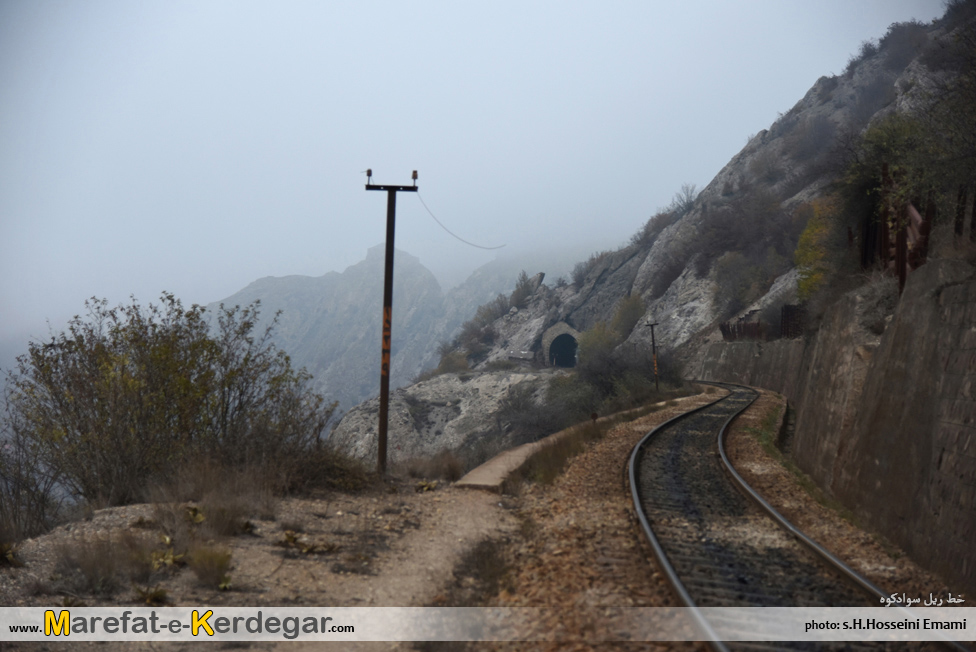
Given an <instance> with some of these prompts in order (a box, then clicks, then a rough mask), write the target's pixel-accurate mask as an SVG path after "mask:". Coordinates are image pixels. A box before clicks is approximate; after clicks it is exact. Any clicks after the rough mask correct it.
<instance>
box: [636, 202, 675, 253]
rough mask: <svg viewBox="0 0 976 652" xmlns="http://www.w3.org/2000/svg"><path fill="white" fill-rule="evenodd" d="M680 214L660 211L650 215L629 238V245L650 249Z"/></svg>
mask: <svg viewBox="0 0 976 652" xmlns="http://www.w3.org/2000/svg"><path fill="white" fill-rule="evenodd" d="M680 217H681V215H680V214H678V213H675V212H673V211H667V210H666V211H661V212H659V213H656V214H655V215H652V216H651V218H650V219H649V220H647V222H645V223H644V226H643V227H641V229H640V230H639V231H638V232H637V233H635V234H634V235H632V236H631V238H630V244H632V245H637V246H639V247H641V248H645V249H650V248H651V246H653V245H654V243H655V242H656V241H657V238H658V236H659V235H661V232H662V231H664V229H666V228H668V227H669V226H671V225H672V224H674V223H675V222H677V221H678V219H679V218H680Z"/></svg>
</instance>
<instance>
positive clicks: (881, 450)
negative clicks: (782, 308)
mask: <svg viewBox="0 0 976 652" xmlns="http://www.w3.org/2000/svg"><path fill="white" fill-rule="evenodd" d="M861 301H863V298H862V297H861V296H859V295H857V294H856V293H853V294H850V295H847V296H845V297H844V298H843V299H842V300H841V301H840V302H838V303H837V304H836V305H835V306H833V307H832V308H831V309H830V310H829V311H828V313H827V314H826V315H825V317H824V321H823V323H822V325H821V327H820V330H819V331H818V332H817V334H816V335H814V336H813V337H811V338H810V339H808V340H806V341H803V340H783V341H778V342H769V343H763V342H730V343H724V342H722V343H716V344H713V345H711V346H710V348H709V349H708V351H707V353H706V356H705V360H704V362H703V364H702V368H701V371H700V375H699V377H700V378H702V379H704V380H726V381H732V382H742V383H745V384H750V385H756V386H759V387H765V388H768V389H772V390H775V391H778V392H780V393H782V394H784V395H786V396H787V397H788V398H789V399H790V401H791V403H792V404H793V405H794V407H795V408H796V433H795V437H794V444H793V455H794V457H795V459H796V462H797V464H798V465H799V466H800V467H801V468H802V469H804V470H805V471H806V472H807V473H809V474H810V475H811V477H813V479H814V480H815V481H816V482H817V483H818V484H820V486H821V487H822V488H823V489H824V490H826V491H827V492H828V493H830V494H832V495H833V496H835V497H836V498H838V499H839V500H840V501H841V502H842V503H844V504H845V505H846V506H847V507H848V508H850V509H851V510H852V511H853V512H854V513H855V514H856V515H857V516H858V518H860V519H862V520H863V521H864V522H865V523H866V524H868V525H869V526H870V527H872V528H874V529H876V530H878V531H879V532H881V533H883V534H884V535H885V536H886V537H888V538H889V539H891V540H892V541H894V542H895V543H897V544H898V545H900V546H902V547H903V548H905V550H906V551H907V552H908V553H909V554H910V555H911V556H912V557H913V558H914V559H916V560H917V561H919V562H920V563H922V564H923V565H926V566H928V567H929V568H931V569H932V570H934V571H936V572H938V573H940V574H941V575H943V577H944V578H945V580H946V582H947V583H948V584H949V586H950V587H953V588H954V589H956V590H959V591H962V592H968V593H969V594H970V595H972V594H974V593H976V552H974V551H976V546H974V545H973V544H972V542H973V541H976V273H974V269H973V268H972V267H971V266H970V265H967V264H965V263H963V262H961V261H957V260H946V261H932V262H930V263H929V264H927V265H925V266H924V267H922V268H920V269H919V270H917V271H916V272H914V273H913V274H912V275H911V276H910V277H909V281H908V284H907V286H906V288H905V292H904V295H903V296H902V299H901V301H900V302H899V304H898V308H897V310H896V312H895V315H894V317H893V318H892V320H891V322H890V323H889V325H888V326H887V328H886V329H885V332H884V334H883V336H882V337H881V338H880V341H879V340H878V339H877V338H876V337H873V336H872V335H871V333H870V332H867V331H865V330H864V329H863V328H860V327H859V326H858V320H857V319H856V317H855V315H857V314H858V309H859V302H861Z"/></svg>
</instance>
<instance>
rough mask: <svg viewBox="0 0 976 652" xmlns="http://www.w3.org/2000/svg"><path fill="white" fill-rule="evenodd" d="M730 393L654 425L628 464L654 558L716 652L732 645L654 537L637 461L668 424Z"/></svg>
mask: <svg viewBox="0 0 976 652" xmlns="http://www.w3.org/2000/svg"><path fill="white" fill-rule="evenodd" d="M708 384H709V385H713V384H714V383H708ZM729 396H732V394H731V392H730V393H729V394H726V395H725V396H722V397H720V398H718V399H716V400H714V401H712V402H710V403H706V404H705V405H701V406H699V407H697V408H695V409H693V410H688V411H687V412H683V413H681V414H679V415H677V416H674V417H671V418H670V419H668V420H667V421H665V422H664V423H662V424H659V425H658V426H657V427H656V428H654V429H653V430H651V431H650V432H649V433H647V434H646V435H644V437H642V438H641V440H640V441H639V442H637V445H636V446H634V450H633V451H632V452H631V454H630V462H629V465H628V466H629V474H628V477H629V479H630V495H631V497H632V498H633V500H634V508H635V509H636V511H637V518H638V519H639V520H640V523H641V527H642V528H643V530H644V535H645V536H646V537H647V540H648V542H649V543H650V544H651V548H652V549H653V550H654V557H655V558H656V559H657V561H658V565H659V566H660V567H661V570H663V571H664V575H665V577H666V578H667V580H668V583H669V584H670V585H671V588H672V589H674V592H675V593H676V594H677V595H678V600H679V601H680V602H681V603H682V604H683V605H685V606H686V607H688V608H689V609H691V615H692V618H694V620H695V624H696V625H697V626H698V628H699V630H700V631H701V632H702V633H703V634H704V635H705V636H704V638H705V641H706V642H708V644H709V646H711V648H712V649H713V650H715V651H716V652H729V648H728V647H727V646H726V645H725V643H723V642H722V641H721V640H720V639H719V637H718V634H717V633H716V632H715V630H714V629H712V626H711V625H710V624H709V622H708V620H706V619H705V616H703V615H702V613H701V611H699V609H698V606H697V605H696V604H695V601H694V600H692V598H691V595H690V594H689V593H688V589H686V588H685V585H684V584H683V583H682V582H681V579H680V578H679V577H678V573H677V571H676V570H675V569H674V566H672V565H671V562H670V560H668V556H667V554H666V553H665V552H664V548H662V547H661V542H660V541H658V538H657V536H655V534H654V531H653V530H652V529H651V524H650V523H649V522H648V520H647V515H646V514H645V513H644V510H643V509H642V508H641V499H640V495H639V494H638V484H637V461H638V458H639V456H640V450H641V448H643V447H644V444H645V443H647V442H648V441H649V440H650V439H651V437H653V436H654V434H655V433H656V432H658V431H659V430H662V429H664V428H666V427H668V426H669V425H671V424H672V423H675V422H676V421H680V420H682V419H685V418H687V417H688V416H690V415H692V414H695V413H697V412H700V411H702V410H705V409H707V408H710V407H712V406H713V405H717V404H718V403H721V402H722V401H724V400H725V399H727V398H728V397H729Z"/></svg>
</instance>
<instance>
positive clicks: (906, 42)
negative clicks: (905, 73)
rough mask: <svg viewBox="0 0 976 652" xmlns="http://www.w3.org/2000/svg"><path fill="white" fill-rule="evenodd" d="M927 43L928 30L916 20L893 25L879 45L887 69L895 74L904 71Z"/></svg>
mask: <svg viewBox="0 0 976 652" xmlns="http://www.w3.org/2000/svg"><path fill="white" fill-rule="evenodd" d="M927 43H928V35H927V29H926V27H925V25H923V24H922V23H920V22H918V21H915V20H912V21H908V22H904V23H892V25H891V26H890V27H888V32H887V33H886V34H885V35H884V36H883V37H882V38H881V41H880V43H879V46H880V49H881V51H882V52H884V55H885V60H884V65H885V68H887V69H888V70H891V71H894V72H900V71H902V70H904V69H905V67H906V66H907V65H908V64H909V63H911V61H912V59H914V58H915V57H916V56H918V55H919V53H921V52H922V50H923V49H924V48H925V45H926V44H927Z"/></svg>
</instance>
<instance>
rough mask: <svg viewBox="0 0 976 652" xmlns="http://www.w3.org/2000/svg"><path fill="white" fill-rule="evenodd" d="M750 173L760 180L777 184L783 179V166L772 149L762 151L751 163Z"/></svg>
mask: <svg viewBox="0 0 976 652" xmlns="http://www.w3.org/2000/svg"><path fill="white" fill-rule="evenodd" d="M749 171H750V172H751V173H752V174H753V175H754V176H755V177H756V178H757V179H759V180H761V181H765V182H766V183H776V182H777V181H779V180H780V179H781V178H782V177H783V166H782V163H781V162H780V160H779V157H778V156H777V155H776V153H775V152H774V151H772V150H771V149H768V148H767V149H764V150H762V151H760V152H759V153H758V154H756V156H754V157H753V159H752V160H751V161H750V162H749Z"/></svg>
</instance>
